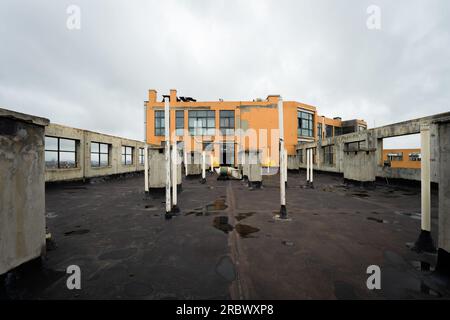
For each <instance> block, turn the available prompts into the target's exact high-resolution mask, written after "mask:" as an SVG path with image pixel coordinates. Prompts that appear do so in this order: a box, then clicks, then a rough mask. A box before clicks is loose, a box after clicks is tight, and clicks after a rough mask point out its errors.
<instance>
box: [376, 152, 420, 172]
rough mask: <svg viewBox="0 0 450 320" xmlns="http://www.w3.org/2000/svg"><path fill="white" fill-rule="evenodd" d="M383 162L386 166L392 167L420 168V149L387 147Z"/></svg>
mask: <svg viewBox="0 0 450 320" xmlns="http://www.w3.org/2000/svg"><path fill="white" fill-rule="evenodd" d="M383 162H384V165H385V166H389V167H392V168H410V169H420V166H421V154H420V149H385V150H383Z"/></svg>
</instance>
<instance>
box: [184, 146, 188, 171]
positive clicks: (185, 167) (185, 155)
mask: <svg viewBox="0 0 450 320" xmlns="http://www.w3.org/2000/svg"><path fill="white" fill-rule="evenodd" d="M184 175H185V176H186V177H187V175H188V167H187V152H186V150H184Z"/></svg>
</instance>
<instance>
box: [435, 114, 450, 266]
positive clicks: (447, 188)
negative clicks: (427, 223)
mask: <svg viewBox="0 0 450 320" xmlns="http://www.w3.org/2000/svg"><path fill="white" fill-rule="evenodd" d="M437 125H438V128H439V129H438V141H439V156H440V165H439V177H440V180H439V243H438V245H439V252H438V266H439V269H440V271H443V272H445V273H446V274H447V275H450V119H447V120H446V121H442V122H441V123H438V124H437Z"/></svg>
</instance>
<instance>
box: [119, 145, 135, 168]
mask: <svg viewBox="0 0 450 320" xmlns="http://www.w3.org/2000/svg"><path fill="white" fill-rule="evenodd" d="M133 151H134V148H133V147H127V146H122V164H124V165H130V164H133Z"/></svg>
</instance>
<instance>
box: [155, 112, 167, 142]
mask: <svg viewBox="0 0 450 320" xmlns="http://www.w3.org/2000/svg"><path fill="white" fill-rule="evenodd" d="M164 118H165V117H164V111H163V110H155V136H163V135H164V134H165V132H164V130H165V124H164Z"/></svg>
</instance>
